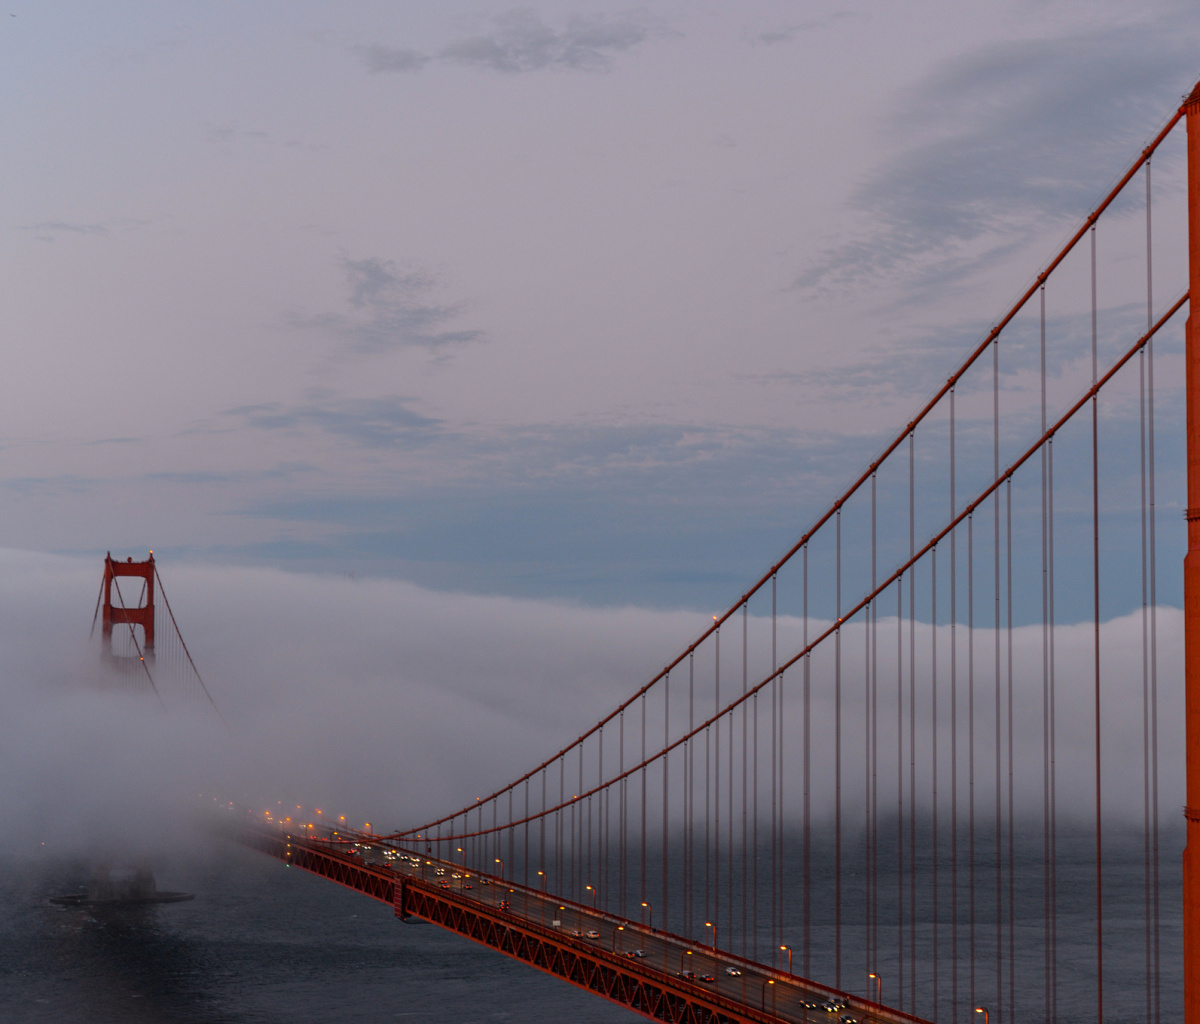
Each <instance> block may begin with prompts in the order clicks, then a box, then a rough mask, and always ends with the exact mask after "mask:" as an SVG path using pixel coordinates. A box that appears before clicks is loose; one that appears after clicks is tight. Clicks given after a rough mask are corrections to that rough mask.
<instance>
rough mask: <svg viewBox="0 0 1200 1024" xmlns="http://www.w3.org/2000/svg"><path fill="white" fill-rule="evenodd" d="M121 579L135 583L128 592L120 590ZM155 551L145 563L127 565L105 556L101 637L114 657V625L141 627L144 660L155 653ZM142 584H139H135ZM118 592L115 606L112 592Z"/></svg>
mask: <svg viewBox="0 0 1200 1024" xmlns="http://www.w3.org/2000/svg"><path fill="white" fill-rule="evenodd" d="M122 577H132V578H133V580H134V581H135V582H134V583H133V587H132V588H131V589H130V591H129V592H128V593H123V592H122V590H121V583H120V580H121V578H122ZM154 577H155V572H154V552H153V551H151V552H150V557H149V558H148V559H146V561H144V562H135V561H134V560H133V559H132V558H127V559H126V560H125V561H124V562H117V561H114V560H113V556H112V553H111V552H108V553H106V554H105V556H104V584H103V586H102V587H101V601H102V603H103V617H102V619H101V638H102V643H103V644H104V653H105V654H106V655H107V656H110V657H111V656H112V631H113V626H114V625H118V626H119V625H130V626H141V627H142V634H143V637H144V640H143V643H142V653H143V655H144V656H145V657H150V656H152V655H153V654H154ZM136 581H140V582H136ZM114 590H116V592H117V603H116V605H115V606H114V604H113V591H114ZM143 598H144V602H143Z"/></svg>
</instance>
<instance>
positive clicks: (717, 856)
mask: <svg viewBox="0 0 1200 1024" xmlns="http://www.w3.org/2000/svg"><path fill="white" fill-rule="evenodd" d="M713 649H714V655H713V714H714V715H716V714H719V713H720V711H721V630H720V627H718V628H717V630H716V631H715V632H714V633H713ZM712 735H713V764H712V790H713V794H712V795H713V802H712V803H713V832H712V834H713V844H712V847H713V885H712V898H713V910H712V926H713V928H716V927H717V924H718V922H719V920H720V917H721V720H720V719H719V718H718V719H717V720H716V721H715V722H713V725H712Z"/></svg>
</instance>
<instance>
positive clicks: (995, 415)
mask: <svg viewBox="0 0 1200 1024" xmlns="http://www.w3.org/2000/svg"><path fill="white" fill-rule="evenodd" d="M992 476H993V479H999V477H1000V339H999V338H997V339H996V341H995V342H993V343H992ZM992 510H993V531H992V556H993V563H992V574H993V582H994V585H995V587H994V593H995V617H994V619H993V622H994V631H995V641H996V659H995V666H994V678H995V685H996V694H995V696H996V702H995V716H996V721H995V727H996V728H995V739H994V742H995V745H996V758H995V762H996V763H995V772H996V796H995V799H996V820H995V826H994V830H995V837H994V838H995V860H996V989H995V995H994V996H993V1001H994V1002H995V1004H996V1006H997V1008H998V1009H999V1010H1000V1016H1001V1021H1002V1022H1003V1024H1006V1018H1004V1017H1003V1012H1004V998H1003V992H1004V957H1003V953H1002V950H1003V948H1004V923H1003V922H1004V914H1003V912H1002V907H1003V902H1002V899H1003V897H1002V884H1003V883H1002V872H1003V857H1002V854H1001V844H1002V842H1003V838H1002V837H1003V830H1002V828H1001V822H1002V811H1001V781H1000V775H1001V771H1002V770H1003V763H1002V761H1001V741H1002V736H1001V721H1002V716H1001V709H1000V689H1001V687H1000V492H999V491H998V490H997V491H996V493H995V495H994V496H993V504H992Z"/></svg>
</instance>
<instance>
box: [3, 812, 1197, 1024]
mask: <svg viewBox="0 0 1200 1024" xmlns="http://www.w3.org/2000/svg"><path fill="white" fill-rule="evenodd" d="M1172 834H1173V833H1172ZM1034 845H1036V846H1039V847H1040V844H1034ZM1176 845H1177V843H1175V842H1171V843H1170V844H1168V846H1169V849H1165V850H1164V852H1163V862H1162V863H1163V884H1162V894H1161V899H1162V914H1163V931H1162V950H1163V959H1162V1010H1163V1018H1162V1019H1163V1020H1174V1019H1177V1018H1178V1016H1179V1009H1180V1008H1181V998H1180V983H1181V974H1182V959H1181V949H1180V930H1179V894H1180V889H1179V872H1178V850H1177V849H1176V848H1175V847H1176ZM1034 853H1036V851H1034V850H1031V851H1030V854H1031V855H1030V856H1029V857H1028V858H1021V857H1018V861H1019V864H1018V873H1017V878H1016V882H1017V885H1016V892H1017V896H1016V903H1017V908H1016V909H1017V918H1018V936H1017V942H1016V946H1017V961H1018V962H1017V977H1018V979H1019V981H1018V984H1017V986H1016V1003H1017V1009H1018V1011H1019V1017H1020V1019H1022V1020H1030V1021H1032V1020H1041V1019H1044V1017H1045V1013H1044V1009H1045V997H1044V992H1043V987H1042V986H1043V978H1044V972H1043V967H1042V964H1043V958H1042V950H1043V946H1042V936H1043V930H1042V929H1043V904H1042V898H1041V894H1042V883H1041V874H1040V859H1039V858H1038V857H1036V856H1033V854H1034ZM1090 853H1091V851H1090V849H1089V848H1088V845H1087V842H1086V837H1085V836H1079V837H1074V838H1072V837H1070V836H1064V837H1062V839H1061V841H1060V845H1059V863H1058V879H1059V882H1058V886H1059V897H1058V946H1059V971H1058V990H1059V995H1058V1012H1057V1020H1058V1022H1059V1024H1074V1022H1076V1021H1078V1022H1080V1024H1082V1022H1085V1021H1093V1020H1095V977H1094V956H1095V933H1094V923H1093V919H1092V917H1091V908H1092V906H1093V898H1094V890H1093V886H1094V873H1093V871H1094V867H1093V865H1092V862H1091V860H1090ZM1140 858H1141V843H1140V839H1138V838H1137V837H1135V836H1127V837H1125V838H1124V839H1122V838H1120V837H1114V839H1113V841H1112V844H1111V846H1110V848H1109V850H1108V852H1106V885H1105V890H1106V896H1105V898H1106V935H1107V941H1106V957H1107V963H1106V972H1105V973H1106V980H1105V1000H1106V1014H1105V1018H1106V1020H1107V1021H1109V1022H1114V1024H1115V1022H1118V1021H1120V1022H1125V1021H1128V1022H1131V1024H1132V1022H1137V1021H1144V1020H1145V987H1144V973H1143V972H1144V920H1143V917H1142V902H1141V901H1142V884H1143V883H1142V874H1141V859H1140ZM985 867H986V865H984V864H982V863H981V864H980V871H981V873H982V872H983V871H984V869H985ZM926 872H927V866H925V867H923V868H922V869H921V876H922V877H920V878H919V879H918V883H919V886H921V885H924V883H925V882H926V881H927V878H925V877H924V876H925V874H926ZM88 874H89V869H88V866H87V865H85V864H82V863H71V862H65V861H61V860H56V859H51V858H47V859H45V860H44V861H42V862H40V863H30V862H27V861H26V862H21V863H19V864H18V863H13V862H9V863H7V864H3V863H0V906H3V908H4V909H3V911H0V1022H9V1021H12V1022H21V1024H24V1022H42V1021H47V1022H49V1021H54V1022H64V1024H73V1022H80V1024H82V1022H88V1024H92V1022H108V1021H113V1022H117V1021H119V1022H130V1024H140V1022H147V1024H150V1022H154V1024H175V1022H178V1024H199V1022H205V1024H242V1022H256V1024H258V1022H273V1021H279V1022H284V1021H286V1022H288V1024H303V1022H307V1021H321V1022H328V1021H331V1020H337V1019H340V1018H361V1017H363V1016H364V1015H369V1016H370V1019H372V1020H406V1021H422V1022H425V1021H427V1022H431V1024H442V1022H447V1024H448V1022H451V1021H453V1022H472V1021H479V1022H485V1021H531V1022H532V1021H562V1020H571V1021H573V1022H580V1024H619V1022H629V1021H634V1020H641V1019H643V1018H641V1017H638V1016H636V1015H634V1014H632V1013H629V1012H627V1011H625V1010H622V1009H621V1008H619V1007H617V1006H614V1005H612V1004H610V1003H607V1002H605V1001H603V1000H602V999H600V998H598V997H596V996H594V995H590V994H588V993H585V992H583V991H580V990H578V989H576V988H574V987H572V986H570V985H568V984H567V983H565V982H562V981H559V980H557V979H555V978H551V977H549V976H547V975H545V974H542V973H541V972H540V971H537V970H534V969H533V968H530V967H527V966H525V965H523V964H520V963H518V962H516V961H513V960H510V959H509V958H507V957H505V956H502V955H500V954H498V953H495V952H492V951H490V950H488V949H486V948H484V947H482V946H478V945H476V944H474V943H472V942H469V941H467V940H466V939H462V938H460V937H458V936H455V935H453V934H451V933H449V932H446V931H443V930H442V929H440V928H437V927H435V926H433V925H427V924H420V923H415V922H410V923H402V922H400V921H398V920H397V919H396V918H395V916H394V915H393V913H392V911H391V908H390V907H386V906H384V905H382V904H379V903H377V902H375V901H374V900H371V899H368V898H366V897H364V896H361V895H359V894H357V893H354V892H351V891H349V890H347V889H343V888H342V887H341V886H338V885H335V884H333V883H331V882H328V881H326V880H324V879H321V878H317V877H316V876H313V875H310V874H308V873H307V872H304V871H301V870H298V869H289V868H287V867H285V866H283V865H281V864H280V863H278V862H277V861H275V860H272V859H270V858H268V857H264V856H263V855H261V854H257V853H254V852H252V851H248V850H243V849H241V848H239V847H235V846H233V845H230V844H227V843H222V842H218V841H209V840H207V839H205V840H201V841H199V842H198V844H197V847H196V848H195V849H194V850H192V851H191V852H190V853H189V854H187V855H185V856H176V857H175V858H173V859H169V860H166V861H164V862H162V863H160V864H159V865H158V866H157V881H158V885H159V887H160V888H163V889H183V890H186V891H189V892H194V893H195V894H196V899H195V900H194V901H193V902H190V903H181V904H174V905H169V906H163V907H156V908H149V909H146V910H144V911H136V912H130V913H126V914H120V915H116V914H92V913H90V912H88V911H86V910H78V909H71V910H62V909H58V908H56V907H53V906H51V905H50V904H49V903H48V899H49V897H50V896H53V895H57V894H59V893H64V892H71V891H73V890H75V889H76V888H77V887H78V886H80V885H82V884H86V881H87V878H88ZM673 874H674V872H673ZM943 875H944V868H943ZM828 881H829V880H828V877H827V875H826V872H825V871H824V870H821V865H819V864H814V888H813V907H814V918H815V920H814V928H813V942H814V947H818V948H815V949H814V952H813V956H812V974H813V976H814V977H815V978H816V979H817V980H820V981H825V982H827V983H832V982H833V980H834V979H833V970H834V963H833V959H832V956H831V950H830V947H831V945H832V929H831V928H830V927H829V920H830V915H829V913H828V911H829V909H830V900H831V893H830V887H829V884H828ZM843 881H844V885H845V891H844V896H845V900H846V902H845V907H846V911H845V917H844V920H845V922H846V931H845V934H844V936H843V942H844V959H843V965H842V970H843V984H844V987H845V988H847V989H848V990H850V991H853V992H857V993H858V994H860V995H864V996H865V995H868V994H869V993H868V991H867V989H868V987H869V986H870V984H871V983H870V982H868V981H867V979H866V972H867V970H868V969H869V967H868V965H866V963H865V961H864V960H862V956H863V953H862V950H863V948H864V947H863V936H862V935H861V927H860V926H859V917H858V915H857V914H856V912H855V910H856V907H857V906H858V904H857V903H856V901H855V899H854V893H855V890H856V889H857V888H858V887H859V884H860V882H861V871H860V870H859V868H858V866H856V865H855V864H854V863H853V861H852V860H851V861H849V862H848V863H847V864H846V866H845V877H844V879H843ZM944 884H945V879H944V877H943V881H942V885H943V886H944ZM800 896H801V894H800V891H799V890H798V888H795V887H793V886H791V885H789V891H788V892H787V893H786V895H785V899H784V912H785V929H786V930H787V934H786V935H785V937H786V938H791V939H792V940H793V945H794V946H795V948H796V967H797V972H798V973H799V968H800V963H801V960H800V957H801V952H800V945H799V942H798V941H796V939H797V938H798V936H797V935H793V934H792V933H793V932H795V931H797V930H798V922H799V920H800ZM886 902H887V900H886V895H885V894H883V893H882V892H881V903H882V904H886ZM919 909H920V911H921V912H920V914H919V917H920V919H921V920H920V922H919V926H918V929H919V930H918V941H919V942H920V943H921V944H922V945H926V946H927V945H928V942H929V937H928V934H927V932H928V928H929V921H928V915H927V913H926V910H927V908H919ZM959 910H960V928H965V920H964V918H963V911H964V907H963V905H962V904H961V903H960V907H959ZM978 910H979V914H980V916H979V925H980V928H979V935H980V941H979V946H978V949H979V951H980V953H981V956H980V958H979V964H978V966H977V989H976V997H977V998H978V999H980V1000H981V1001H982V1000H985V999H989V998H991V997H990V996H989V995H988V994H987V993H988V991H989V989H990V988H993V987H994V982H993V980H992V979H993V978H994V974H993V971H994V968H993V967H991V966H990V964H991V963H994V958H992V957H990V956H989V955H988V952H987V951H988V949H989V943H990V941H991V940H990V938H989V936H990V935H993V934H994V926H993V925H991V924H989V923H988V922H989V918H988V914H987V908H986V901H982V900H981V902H980V906H979V908H978ZM762 914H763V917H764V918H765V917H766V911H765V908H764V909H763V911H762ZM940 914H941V921H942V923H941V931H940V945H941V948H942V950H943V953H942V966H941V975H940V987H941V993H940V1000H939V1003H940V1013H939V1016H940V1019H941V1021H942V1022H943V1024H946V1022H948V1021H950V1020H951V1018H952V1014H951V1013H950V1012H949V1003H948V987H949V975H948V973H947V971H948V959H947V955H946V952H945V950H946V945H945V944H946V942H947V940H948V919H947V917H946V914H945V908H944V907H943V908H942V911H940ZM735 916H737V915H735ZM887 916H888V915H887V912H886V906H884V907H883V908H882V909H881V918H886V917H887ZM990 920H994V918H991V919H990ZM888 931H889V929H888V928H887V926H886V925H883V924H882V922H881V932H884V933H886V932H888ZM960 941H961V942H963V943H965V941H966V939H965V937H964V936H961V935H960ZM739 942H740V936H735V935H731V936H730V941H729V942H726V941H724V940H723V941H722V943H721V944H722V946H730V947H731V948H735V949H736V948H738V943H739ZM765 943H767V939H766V937H765V936H763V937H762V941H761V942H760V948H761V949H766V948H767V944H765ZM889 945H890V940H889V938H888V935H887V934H882V935H881V950H880V957H879V961H878V963H877V965H876V966H877V968H878V969H879V970H880V973H881V974H883V976H884V978H885V982H884V984H885V990H884V1000H885V1002H891V1001H892V999H889V998H888V997H889V995H890V996H893V997H894V995H895V988H896V986H897V978H896V977H895V974H896V972H897V970H898V965H897V964H895V963H892V962H891V960H892V956H891V953H892V951H891V950H889V949H888V947H889ZM992 948H994V947H992ZM860 976H861V977H860ZM929 981H930V979H929V969H928V965H927V964H924V963H922V965H920V967H919V970H918V984H919V987H920V988H921V989H922V992H923V997H922V999H921V1000H920V1001H919V1005H918V1007H917V1009H918V1012H919V1013H922V1014H926V1015H930V1016H932V1011H933V1007H932V1004H931V1003H930V1002H929V1001H928V986H929ZM968 989H969V972H968V965H967V964H966V963H962V964H961V965H960V993H959V1001H958V1007H959V1014H958V1018H959V1019H960V1020H972V1018H973V1017H974V1015H973V1014H972V1013H971V1005H972V1000H971V999H970V993H969V991H968ZM921 1003H924V1004H925V1005H921ZM997 1016H998V1015H997ZM972 1024H974V1021H972Z"/></svg>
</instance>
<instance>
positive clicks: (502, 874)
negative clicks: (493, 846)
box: [496, 857, 504, 878]
mask: <svg viewBox="0 0 1200 1024" xmlns="http://www.w3.org/2000/svg"><path fill="white" fill-rule="evenodd" d="M496 863H497V864H499V865H500V877H501V878H503V877H504V861H502V860H501V859H500V858H499V857H497V858H496Z"/></svg>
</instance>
